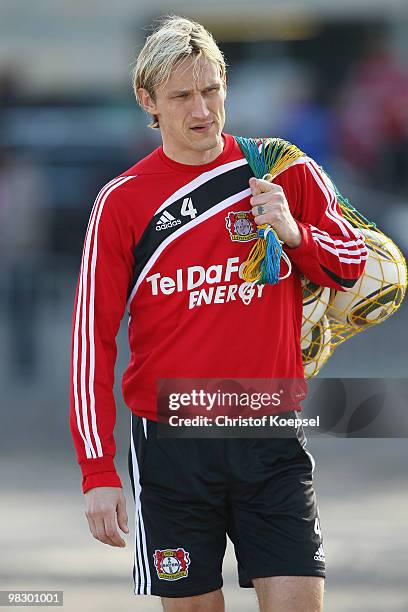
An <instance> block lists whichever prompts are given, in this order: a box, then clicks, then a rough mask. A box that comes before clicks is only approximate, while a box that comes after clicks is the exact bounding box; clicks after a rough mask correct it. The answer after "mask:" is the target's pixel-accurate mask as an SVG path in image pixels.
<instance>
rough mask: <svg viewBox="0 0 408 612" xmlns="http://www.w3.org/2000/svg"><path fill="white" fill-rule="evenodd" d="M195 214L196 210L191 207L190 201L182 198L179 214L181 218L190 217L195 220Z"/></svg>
mask: <svg viewBox="0 0 408 612" xmlns="http://www.w3.org/2000/svg"><path fill="white" fill-rule="evenodd" d="M197 212H198V211H197V209H196V208H194V206H193V201H192V199H191V198H184V200H183V203H182V205H181V210H180V213H181V214H182V215H183V217H191V218H192V219H195V218H196V216H197Z"/></svg>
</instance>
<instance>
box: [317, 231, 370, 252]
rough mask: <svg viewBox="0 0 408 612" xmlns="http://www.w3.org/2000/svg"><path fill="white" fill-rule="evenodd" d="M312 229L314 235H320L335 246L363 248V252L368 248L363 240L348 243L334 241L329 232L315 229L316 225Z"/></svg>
mask: <svg viewBox="0 0 408 612" xmlns="http://www.w3.org/2000/svg"><path fill="white" fill-rule="evenodd" d="M311 227H312V232H313V233H316V234H318V235H319V236H320V237H321V238H322V239H324V240H328V241H330V242H332V243H333V244H341V245H343V246H344V247H348V246H355V247H356V248H359V247H361V250H363V251H364V250H365V248H366V246H365V242H364V240H363V239H362V238H358V239H357V240H349V241H348V242H346V241H345V240H334V239H333V238H332V237H331V236H329V234H328V233H327V232H325V231H323V230H321V229H319V228H318V227H315V226H314V225H312V226H311Z"/></svg>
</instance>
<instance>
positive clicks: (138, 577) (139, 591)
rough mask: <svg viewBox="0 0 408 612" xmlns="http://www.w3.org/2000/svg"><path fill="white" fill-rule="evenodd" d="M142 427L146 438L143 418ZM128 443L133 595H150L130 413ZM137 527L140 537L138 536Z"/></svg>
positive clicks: (145, 425) (138, 475) (139, 487)
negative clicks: (132, 491)
mask: <svg viewBox="0 0 408 612" xmlns="http://www.w3.org/2000/svg"><path fill="white" fill-rule="evenodd" d="M143 429H144V433H145V437H146V438H147V424H146V420H145V419H144V420H143ZM130 445H131V452H132V471H133V484H134V488H135V552H134V566H135V589H134V594H135V595H151V575H150V566H149V558H148V554H147V544H146V532H145V527H144V522H143V514H142V505H141V500H140V493H141V490H142V488H141V485H140V473H139V465H138V462H137V455H136V450H135V443H134V440H133V428H132V414H131V415H130ZM139 527H140V533H141V534H142V538H141V539H140V536H139ZM142 556H143V559H144V566H145V568H146V575H145V572H144V570H143V562H142Z"/></svg>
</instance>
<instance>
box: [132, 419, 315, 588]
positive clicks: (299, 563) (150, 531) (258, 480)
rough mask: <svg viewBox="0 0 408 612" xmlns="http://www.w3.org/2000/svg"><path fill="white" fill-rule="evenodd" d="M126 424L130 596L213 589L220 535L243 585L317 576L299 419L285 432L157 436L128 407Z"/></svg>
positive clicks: (307, 462)
mask: <svg viewBox="0 0 408 612" xmlns="http://www.w3.org/2000/svg"><path fill="white" fill-rule="evenodd" d="M294 415H296V413H293V412H292V413H291V416H294ZM131 432H132V433H131V444H130V449H129V473H130V478H131V483H132V489H133V494H134V497H135V506H136V513H135V557H134V567H133V578H134V593H135V595H159V596H163V597H189V596H193V595H200V594H203V593H208V592H210V591H214V590H216V589H219V588H221V587H222V584H223V581H222V573H221V570H222V562H223V558H224V554H225V547H226V534H228V536H229V537H230V539H231V541H232V543H233V545H234V548H235V555H236V558H237V561H238V577H239V584H240V586H241V587H251V586H253V584H252V579H253V578H259V577H267V576H321V577H325V561H324V550H323V543H322V542H323V541H322V536H321V531H320V524H319V511H318V507H317V503H316V496H315V492H314V488H313V469H314V460H313V457H312V455H311V454H310V453H309V451H307V450H306V449H305V447H304V446H305V443H306V438H305V436H304V433H303V430H302V429H301V427H300V428H298V430H297V435H295V436H293V437H290V438H287V437H286V438H257V439H253V438H252V439H251V438H217V439H214V438H178V439H176V438H163V437H158V436H157V423H155V422H154V421H149V420H146V419H144V418H141V417H139V416H136V415H134V414H133V413H132V414H131Z"/></svg>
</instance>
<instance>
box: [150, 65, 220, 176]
mask: <svg viewBox="0 0 408 612" xmlns="http://www.w3.org/2000/svg"><path fill="white" fill-rule="evenodd" d="M139 92H140V97H141V100H142V102H143V105H144V107H145V109H146V110H147V111H148V112H149V113H151V114H153V115H156V116H157V117H158V120H159V124H160V131H161V135H162V139H163V146H164V149H165V152H166V153H167V154H169V155H170V157H172V158H173V159H176V160H180V161H182V162H184V163H191V164H194V163H203V162H205V161H206V160H207V157H208V154H209V153H206V152H210V151H211V150H212V149H215V148H220V147H221V148H220V151H221V150H222V136H221V132H222V129H223V127H224V123H225V109H224V100H225V94H226V87H225V83H224V82H223V80H222V79H221V77H220V74H219V67H218V66H217V64H215V63H214V62H210V61H209V60H207V59H205V58H202V59H200V60H198V65H197V66H196V71H195V73H194V72H193V60H191V59H190V58H188V59H186V60H184V61H183V62H182V63H181V64H179V65H178V66H176V67H175V68H174V69H173V71H172V72H171V74H170V78H169V79H168V81H167V82H166V83H165V84H163V85H162V86H160V87H158V88H157V90H156V100H155V101H153V100H152V99H151V98H150V96H149V94H148V93H147V92H146V90H144V89H140V90H139ZM210 155H211V153H210Z"/></svg>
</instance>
